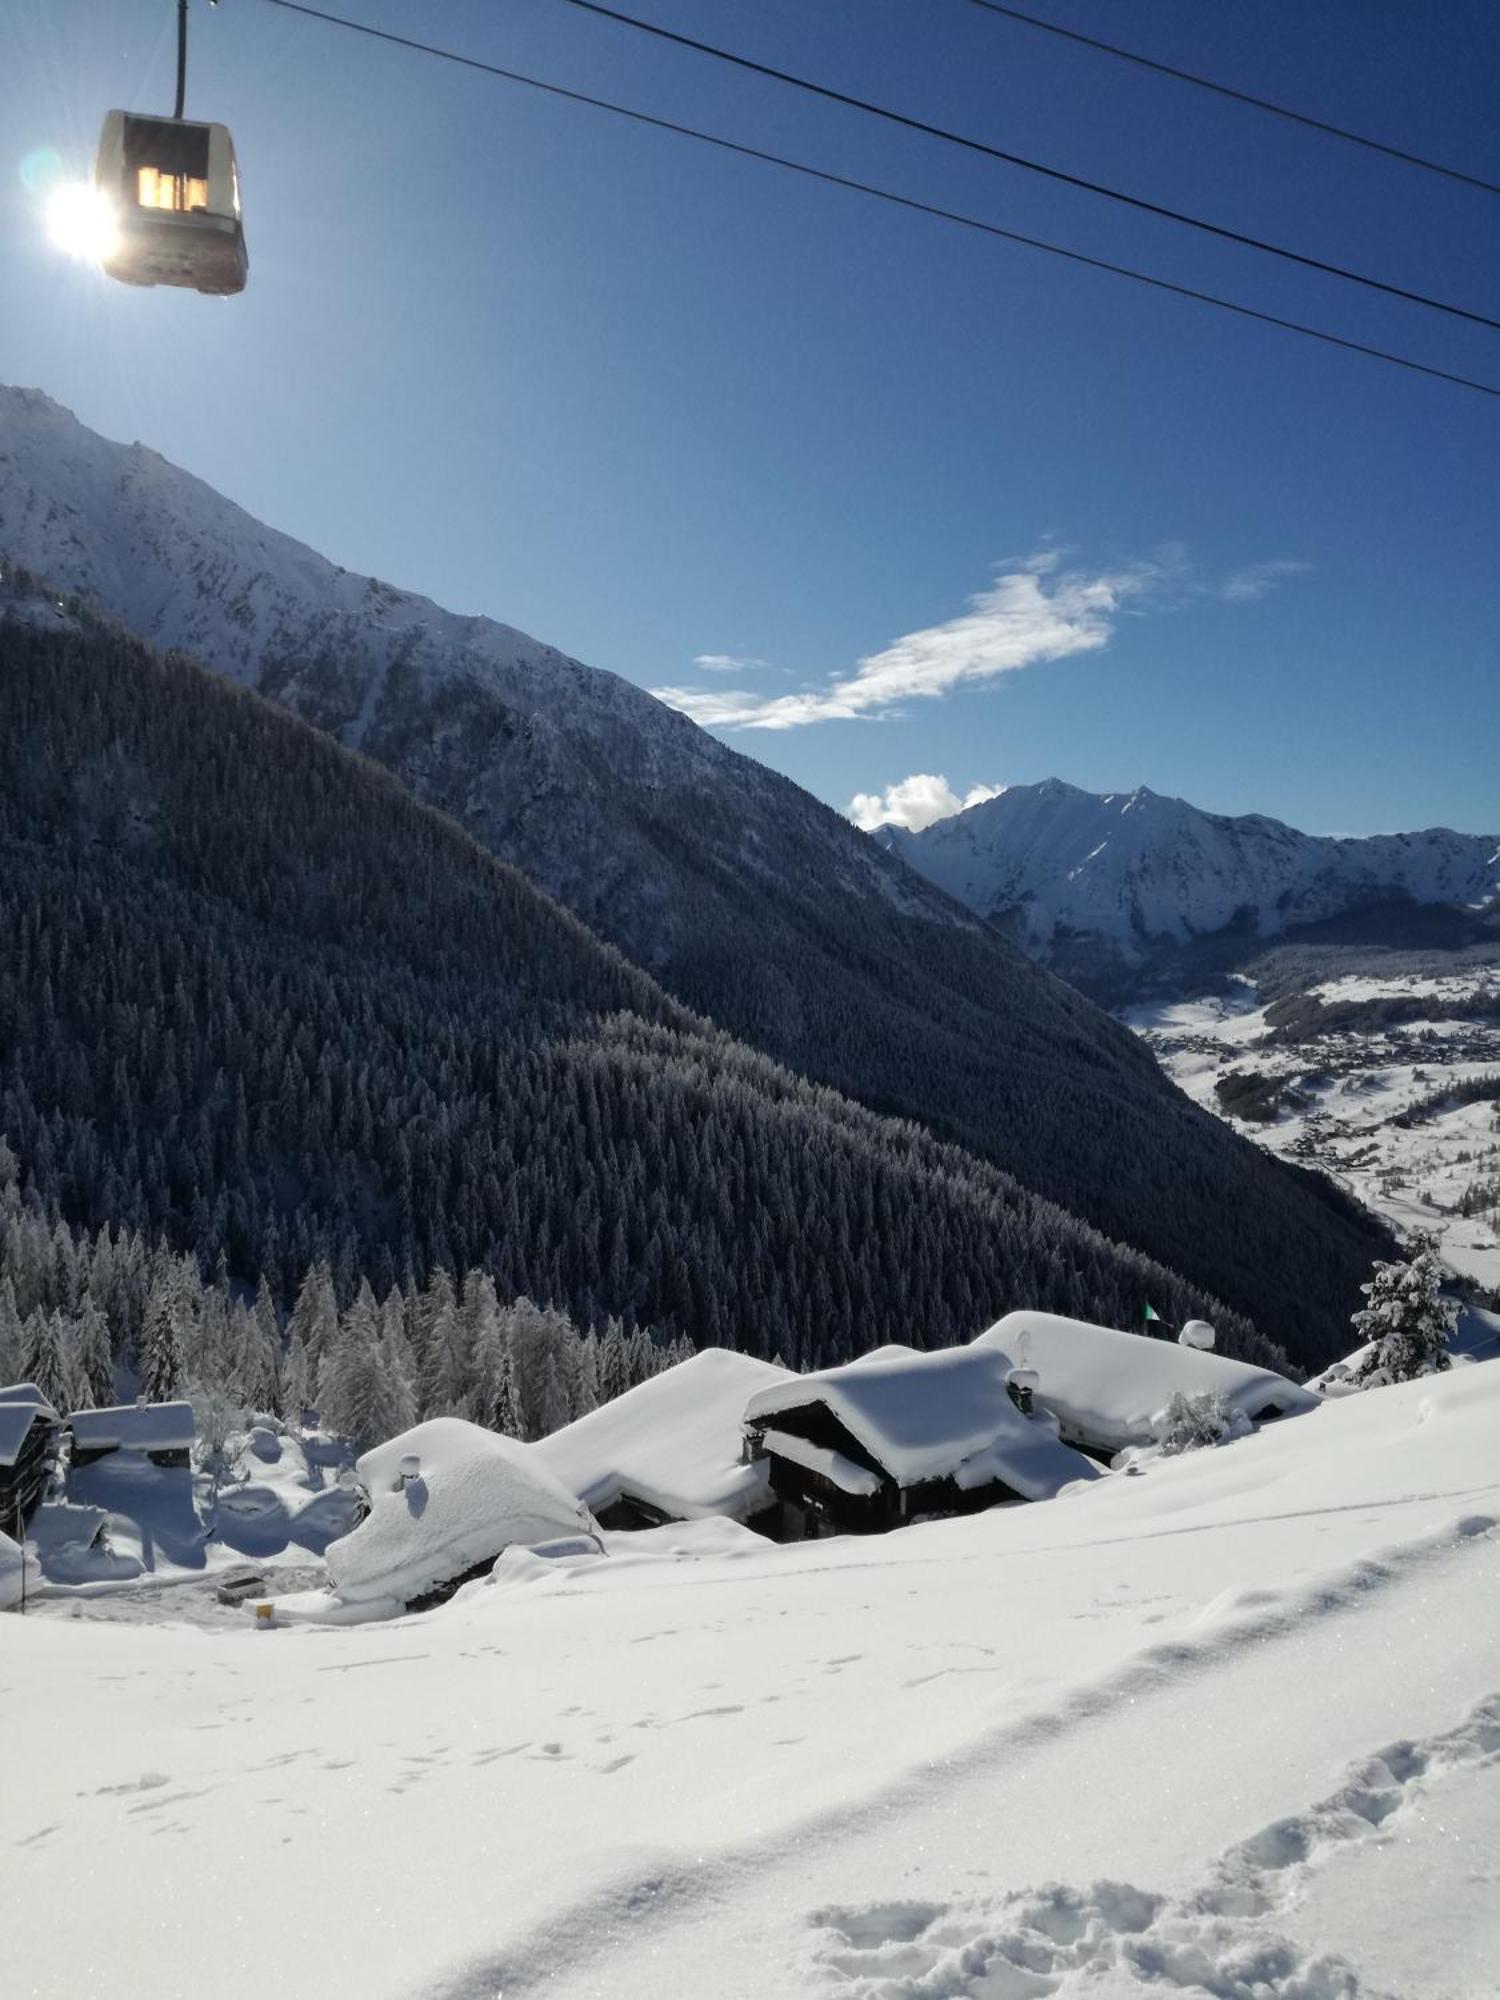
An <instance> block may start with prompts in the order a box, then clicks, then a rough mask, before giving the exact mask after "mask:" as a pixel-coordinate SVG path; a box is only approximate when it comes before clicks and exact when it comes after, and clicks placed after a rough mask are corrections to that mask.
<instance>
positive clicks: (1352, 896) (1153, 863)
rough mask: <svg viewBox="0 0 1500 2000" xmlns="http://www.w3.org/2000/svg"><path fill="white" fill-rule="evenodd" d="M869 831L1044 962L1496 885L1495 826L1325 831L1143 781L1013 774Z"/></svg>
mask: <svg viewBox="0 0 1500 2000" xmlns="http://www.w3.org/2000/svg"><path fill="white" fill-rule="evenodd" d="M880 838H881V841H882V843H883V844H884V845H886V846H887V847H888V848H889V849H891V850H893V851H894V852H896V853H898V854H900V855H901V856H902V857H903V858H904V859H905V860H907V861H909V862H910V863H911V865H912V867H913V868H915V869H917V870H918V871H919V872H920V873H921V874H923V875H925V876H926V877H927V879H928V880H929V881H930V882H933V883H935V884H936V885H937V886H938V887H939V888H942V889H946V890H947V891H948V893H949V894H950V895H952V896H955V897H957V898H958V900H959V901H960V902H962V903H965V904H967V905H968V907H969V908H970V909H972V910H974V911H975V912H977V913H978V914H979V915H980V916H982V917H985V918H986V919H988V920H990V921H992V922H997V923H1000V924H1002V925H1004V926H1005V927H1006V928H1007V929H1008V930H1009V932H1010V934H1011V935H1013V936H1014V937H1016V938H1017V939H1018V941H1019V942H1021V943H1022V944H1024V946H1025V947H1026V949H1027V950H1028V951H1030V952H1031V953H1033V954H1034V955H1035V956H1036V957H1038V958H1040V959H1042V960H1043V961H1044V962H1049V963H1058V964H1064V963H1069V964H1071V963H1072V962H1075V961H1077V960H1079V959H1080V957H1081V956H1082V954H1083V953H1084V951H1085V948H1086V947H1087V946H1089V945H1092V946H1094V947H1095V948H1096V950H1097V953H1098V955H1099V956H1100V957H1101V958H1103V959H1106V960H1107V959H1108V958H1111V957H1112V958H1114V959H1115V960H1117V961H1122V962H1123V963H1124V964H1126V965H1135V966H1139V965H1141V964H1142V963H1143V962H1145V961H1146V960H1148V959H1149V958H1150V957H1152V956H1153V955H1158V956H1159V955H1160V954H1161V952H1162V948H1163V947H1171V946H1183V945H1187V944H1189V943H1190V942H1192V941H1194V940H1197V939H1203V938H1207V937H1211V936H1213V935H1214V934H1215V933H1218V932H1222V931H1225V930H1228V929H1231V928H1233V929H1235V930H1238V931H1240V932H1242V933H1244V934H1245V935H1246V936H1247V937H1250V938H1252V939H1253V938H1268V937H1273V936H1279V935H1281V934H1283V933H1285V932H1287V931H1291V930H1294V929H1297V928H1298V927H1301V926H1305V925H1308V924H1313V923H1320V922H1324V921H1326V920H1328V919H1332V918H1339V917H1343V916H1345V915H1346V914H1348V913H1349V912H1351V911H1356V910H1362V909H1369V908H1371V907H1373V906H1376V905H1399V904H1401V903H1415V904H1447V905H1456V906H1459V907H1461V908H1467V907H1474V906H1479V905H1483V904H1485V903H1486V902H1488V901H1490V900H1491V899H1492V898H1494V897H1496V896H1500V837H1497V836H1480V835H1478V834H1461V833H1452V832H1449V831H1448V830H1447V829H1446V828H1442V827H1437V828H1433V829H1431V830H1429V831H1427V832H1422V833H1394V834H1378V835H1374V836H1372V837H1369V838H1365V839H1333V838H1330V837H1325V836H1317V835H1313V834H1306V833H1298V832H1297V831H1295V829H1294V828H1292V827H1289V826H1284V825H1283V824H1282V823H1281V822H1280V821H1279V820H1274V819H1267V818H1265V817H1263V816H1262V815H1260V814H1252V815H1248V816H1246V817H1243V818H1233V819H1232V818H1227V817H1225V816H1223V815H1221V814H1218V813H1209V812H1202V811H1200V810H1199V808H1198V807H1196V806H1193V805H1189V804H1188V803H1187V801H1186V800H1185V799H1170V798H1163V797H1161V796H1160V795H1159V794H1158V793H1156V792H1152V791H1148V790H1146V789H1145V787H1144V786H1142V787H1140V788H1138V789H1137V790H1136V791H1133V792H1110V793H1104V794H1099V793H1094V792H1084V791H1080V790H1079V789H1078V788H1077V787H1076V786H1074V785H1067V784H1064V783H1062V782H1061V780H1060V779H1057V778H1049V779H1047V780H1046V781H1045V782H1044V783H1042V784H1038V785H1013V786H1011V787H1010V788H1009V789H1008V790H1006V791H1004V792H1002V793H1001V794H1000V795H999V796H998V797H996V798H993V799H986V800H984V801H983V803H981V804H979V805H974V806H970V807H969V808H968V809H967V811H965V812H961V813H957V814H955V815H954V816H953V817H952V818H950V819H942V820H937V821H935V822H934V823H933V824H932V825H931V826H928V827H926V828H924V829H923V830H922V831H921V832H920V833H909V832H907V831H906V830H905V829H903V828H896V827H887V828H885V829H883V830H882V832H881V835H880Z"/></svg>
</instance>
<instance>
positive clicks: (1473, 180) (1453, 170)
mask: <svg viewBox="0 0 1500 2000" xmlns="http://www.w3.org/2000/svg"><path fill="white" fill-rule="evenodd" d="M972 5H974V6H976V7H982V8H983V9H984V10H985V12H986V13H988V14H1002V15H1004V17H1005V18H1006V20H1008V21H1019V22H1021V23H1022V24H1023V25H1024V26H1026V27H1028V28H1040V29H1042V30H1043V32H1044V33H1046V34H1049V35H1058V36H1060V37H1061V38H1062V39H1063V40H1064V41H1068V42H1078V43H1080V44H1081V45H1082V46H1083V47H1084V48H1086V49H1097V50H1098V51H1099V52H1100V53H1101V54H1102V55H1107V56H1117V57H1118V58H1119V60H1120V61H1121V62H1128V63H1135V64H1136V65H1137V67H1138V68H1140V69H1150V70H1155V71H1156V73H1157V75H1158V76H1170V77H1173V78H1175V80H1176V81H1177V82H1178V83H1190V84H1192V85H1194V87H1195V88H1196V89H1198V90H1211V91H1212V92H1213V93H1214V94H1215V96H1217V97H1228V98H1232V99H1233V101H1234V102H1235V103H1236V104H1248V105H1251V106H1253V108H1254V109H1255V110H1257V111H1268V112H1270V114H1271V116H1272V117H1273V118H1285V119H1286V120H1288V122H1289V123H1291V124H1293V125H1306V126H1308V127H1309V128H1310V129H1311V130H1312V131H1314V132H1322V133H1324V134H1325V135H1326V136H1327V137H1329V138H1331V139H1342V140H1344V141H1345V142H1346V143H1347V144H1348V145H1351V146H1363V147H1364V148H1365V149H1366V151H1367V152H1371V153H1384V154H1385V156H1386V158H1387V159H1391V160H1400V161H1402V162H1403V164H1404V165H1406V166H1408V167H1420V168H1421V169H1422V171H1423V172H1424V173H1428V174H1441V175H1442V176H1443V178H1444V179H1445V180H1450V181H1461V182H1462V183H1463V184H1464V185H1465V186H1466V187H1472V188H1481V189H1483V191H1484V192H1485V193H1486V194H1500V183H1497V182H1495V181H1487V180H1484V179H1482V178H1481V177H1480V175H1478V174H1466V173H1464V172H1463V170H1462V169H1461V168H1459V167H1445V166H1442V165H1440V163H1439V162H1438V161H1436V160H1428V159H1424V158H1423V156H1422V155H1421V154H1420V153H1412V152H1408V151H1407V149H1406V148H1405V147H1404V146H1390V145H1387V144H1386V143H1385V141H1384V140H1383V139H1372V138H1370V137H1369V136H1368V134H1366V133H1364V132H1351V131H1350V130H1349V128H1348V127H1347V126H1345V125H1334V124H1332V123H1330V121H1329V120H1328V119H1326V118H1314V117H1312V116H1311V115H1310V114H1309V113H1307V112H1305V111H1293V110H1292V109H1291V107H1290V106H1289V105H1285V104H1273V103H1272V102H1271V100H1270V99H1269V98H1267V97H1255V96H1253V95H1252V94H1251V93H1250V92H1249V91H1248V90H1236V89H1234V88H1233V86H1232V85H1230V84H1227V83H1215V82H1214V81H1213V79H1212V78H1211V77H1206V76H1196V75H1195V74H1194V73H1193V71H1191V70H1187V69H1177V68H1176V67H1175V66H1174V65H1173V64H1171V63H1164V62H1158V61H1156V59H1155V58H1154V57H1152V56H1143V55H1141V54H1140V52H1139V51H1138V50H1136V49H1122V48H1121V47H1120V45H1119V44H1118V42H1104V41H1100V39H1099V37H1098V36H1097V35H1085V34H1084V33H1082V32H1081V30H1079V29H1077V28H1065V27H1063V26H1062V24H1061V23H1060V22H1058V21H1044V20H1043V19H1042V17H1041V15H1040V14H1027V13H1024V12H1023V11H1022V9H1021V8H1019V7H1008V6H1006V5H1004V4H1003V0H972Z"/></svg>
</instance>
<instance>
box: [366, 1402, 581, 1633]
mask: <svg viewBox="0 0 1500 2000" xmlns="http://www.w3.org/2000/svg"><path fill="white" fill-rule="evenodd" d="M411 1458H415V1460H416V1461H417V1470H416V1471H415V1473H414V1474H412V1475H411V1476H409V1477H408V1476H405V1475H404V1474H403V1471H402V1461H403V1460H405V1459H411ZM356 1471H357V1472H358V1474H359V1477H360V1479H361V1481H362V1482H363V1484H364V1486H365V1489H366V1491H367V1492H368V1493H369V1495H370V1512H369V1513H368V1515H366V1517H365V1519H364V1520H363V1521H361V1522H360V1524H359V1526H358V1527H357V1528H356V1529H355V1530H354V1531H353V1533H352V1534H348V1535H344V1536H342V1537H341V1538H340V1539H339V1540H338V1541H335V1542H330V1543H329V1545H328V1549H327V1562H328V1574H329V1576H330V1578H331V1579H332V1582H333V1586H334V1589H335V1590H336V1591H337V1593H338V1595H339V1596H340V1597H341V1598H342V1599H343V1600H344V1601H345V1603H354V1604H357V1603H372V1602H375V1601H380V1602H389V1603H391V1604H395V1605H406V1604H410V1603H411V1602H412V1601H413V1600H414V1599H416V1598H419V1597H424V1596H426V1595H427V1593H428V1592H429V1591H432V1590H435V1589H437V1588H438V1587H439V1585H441V1584H445V1583H451V1582H452V1581H453V1580H454V1579H455V1578H456V1577H460V1576H462V1575H464V1573H465V1572H466V1571H468V1570H471V1569H475V1568H477V1567H478V1566H479V1565H480V1564H481V1563H485V1562H492V1561H493V1560H494V1558H495V1557H496V1556H498V1555H500V1554H501V1553H502V1551H504V1550H505V1549H508V1548H511V1547H514V1546H516V1545H520V1546H522V1547H526V1546H529V1545H530V1544H532V1543H534V1542H550V1541H554V1540H556V1539H557V1538H558V1537H559V1536H562V1535H580V1534H583V1535H593V1534H594V1532H595V1530H594V1523H593V1519H592V1517H591V1515H590V1513H589V1510H588V1508H587V1507H586V1506H585V1505H584V1504H583V1503H582V1501H580V1500H577V1499H575V1498H574V1496H573V1495H572V1494H571V1493H569V1492H568V1490H567V1489H566V1487H564V1486H563V1485H562V1484H561V1482H560V1481H559V1480H557V1479H555V1478H554V1477H553V1475H552V1474H551V1473H550V1472H549V1471H548V1470H547V1468H546V1467H545V1466H544V1465H542V1464H541V1463H540V1462H539V1461H538V1460H537V1458H536V1456H535V1454H534V1453H533V1452H532V1451H531V1450H530V1449H529V1448H528V1447H527V1446H526V1445H523V1444H518V1443H517V1442H516V1441H515V1439H514V1438H506V1437H500V1436H498V1435H497V1434H496V1433H495V1432H493V1431H486V1430H481V1429H480V1427H479V1426H478V1425H477V1424H471V1423H466V1422H465V1421H464V1419H463V1418H462V1417H433V1418H431V1419H429V1421H428V1422H427V1423H425V1424H418V1425H416V1427H415V1428H414V1429H412V1430H409V1431H403V1432H402V1433H401V1435H400V1436H399V1437H394V1438H391V1439H390V1440H389V1442H388V1443H386V1444H382V1445H377V1446H376V1447H375V1449H374V1450H373V1451H367V1452H366V1453H365V1455H364V1457H363V1458H361V1459H360V1460H359V1461H358V1463H357V1465H356Z"/></svg>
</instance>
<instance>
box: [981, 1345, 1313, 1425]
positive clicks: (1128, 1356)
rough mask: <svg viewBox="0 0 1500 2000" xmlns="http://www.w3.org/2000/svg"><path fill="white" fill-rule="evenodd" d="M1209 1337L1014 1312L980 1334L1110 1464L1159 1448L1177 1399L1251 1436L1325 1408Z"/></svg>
mask: <svg viewBox="0 0 1500 2000" xmlns="http://www.w3.org/2000/svg"><path fill="white" fill-rule="evenodd" d="M1212 1337H1213V1334H1212V1329H1211V1328H1210V1327H1208V1326H1207V1325H1206V1324H1205V1323H1204V1322H1203V1321H1202V1320H1189V1321H1188V1323H1187V1325H1186V1326H1185V1327H1184V1328H1183V1329H1182V1332H1181V1334H1179V1336H1178V1338H1177V1339H1176V1340H1155V1339H1152V1338H1151V1337H1150V1336H1149V1335H1147V1334H1140V1333H1120V1332H1117V1331H1116V1330H1115V1329H1114V1328H1113V1327H1108V1326H1093V1325H1091V1324H1090V1323H1089V1322H1088V1321H1087V1320H1081V1319H1064V1318H1062V1317H1061V1316H1060V1315H1059V1314H1057V1313H1042V1312H1013V1313H1007V1314H1006V1316H1005V1318H1004V1319H1001V1320H996V1322H995V1324H994V1325H993V1326H991V1327H987V1328H986V1329H985V1331H984V1332H983V1333H981V1334H978V1335H976V1337H975V1339H974V1341H973V1343H972V1344H971V1346H970V1348H969V1349H968V1350H967V1351H968V1352H970V1353H973V1352H975V1351H976V1350H979V1351H986V1350H987V1351H989V1352H991V1353H994V1354H998V1355H1000V1356H1001V1357H1002V1359H1004V1360H1005V1361H1006V1363H1007V1364H1008V1365H1011V1366H1015V1367H1018V1368H1024V1369H1026V1370H1028V1371H1030V1372H1031V1373H1033V1374H1034V1375H1035V1377H1036V1400H1037V1403H1038V1406H1039V1407H1040V1408H1042V1409H1044V1410H1046V1411H1048V1412H1049V1413H1050V1414H1051V1415H1052V1416H1053V1417H1054V1418H1055V1419H1056V1420H1057V1424H1058V1429H1059V1434H1060V1435H1061V1437H1062V1438H1063V1439H1064V1440H1065V1441H1066V1442H1067V1443H1068V1444H1071V1445H1076V1447H1077V1448H1078V1450H1079V1451H1085V1452H1089V1453H1092V1454H1093V1455H1094V1456H1095V1457H1097V1458H1102V1459H1109V1458H1111V1457H1113V1455H1114V1454H1115V1453H1116V1452H1117V1451H1121V1450H1123V1449H1124V1448H1125V1447H1126V1446H1127V1445H1147V1444H1150V1443H1152V1441H1153V1440H1154V1438H1155V1436H1156V1433H1157V1429H1158V1427H1159V1424H1160V1421H1161V1418H1162V1416H1163V1414H1164V1413H1165V1411H1166V1409H1167V1406H1168V1405H1169V1404H1170V1403H1171V1401H1172V1399H1173V1397H1174V1396H1179V1395H1180V1396H1183V1397H1186V1398H1188V1399H1190V1400H1196V1399H1198V1398H1201V1397H1211V1398H1213V1399H1214V1400H1215V1401H1216V1402H1220V1403H1222V1406H1223V1409H1224V1412H1225V1414H1226V1416H1227V1417H1229V1418H1230V1419H1231V1420H1238V1421H1239V1422H1240V1423H1241V1424H1242V1425H1243V1427H1244V1428H1245V1429H1249V1428H1251V1427H1252V1426H1255V1425H1258V1424H1265V1423H1271V1422H1273V1421H1274V1420H1275V1419H1276V1418H1277V1417H1289V1416H1295V1415H1298V1414H1300V1413H1301V1412H1302V1411H1304V1410H1315V1409H1316V1408H1317V1407H1318V1403H1319V1401H1320V1400H1321V1399H1320V1398H1319V1397H1318V1396H1317V1395H1315V1394H1314V1393H1313V1391H1312V1390H1310V1389H1304V1388H1302V1387H1300V1386H1299V1385H1298V1384H1297V1383H1296V1382H1293V1381H1291V1380H1289V1378H1288V1377H1287V1376H1285V1375H1278V1374H1276V1373H1275V1371H1274V1370H1273V1369H1270V1368H1258V1367H1255V1366H1254V1365H1253V1364H1252V1363H1250V1362H1248V1361H1236V1360H1233V1359H1232V1358H1231V1357H1230V1356H1228V1355H1226V1354H1214V1353H1212V1352H1211V1351H1210V1350H1209V1349H1208V1348H1207V1347H1206V1346H1204V1345H1203V1344H1202V1343H1203V1342H1204V1341H1205V1340H1211V1339H1212Z"/></svg>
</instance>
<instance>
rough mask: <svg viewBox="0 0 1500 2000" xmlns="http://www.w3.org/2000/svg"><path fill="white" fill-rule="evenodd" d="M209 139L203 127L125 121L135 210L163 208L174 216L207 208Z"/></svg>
mask: <svg viewBox="0 0 1500 2000" xmlns="http://www.w3.org/2000/svg"><path fill="white" fill-rule="evenodd" d="M208 138H209V135H208V127H207V126H206V125H179V124H170V125H169V124H166V123H165V122H163V121H161V120H158V119H147V118H129V117H127V118H126V120H125V164H126V171H127V174H128V176H129V179H128V181H127V185H128V186H129V187H130V190H131V192H132V194H133V195H134V198H135V205H136V206H137V208H154V209H167V210H170V211H172V212H174V213H176V214H179V215H187V214H191V213H192V212H193V211H194V210H195V209H196V210H200V211H201V210H204V209H206V208H207V207H208V205H209V202H208V180H209V167H208ZM238 205H239V204H238V202H236V204H235V206H236V209H238Z"/></svg>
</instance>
